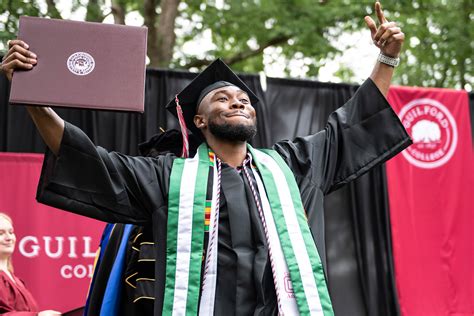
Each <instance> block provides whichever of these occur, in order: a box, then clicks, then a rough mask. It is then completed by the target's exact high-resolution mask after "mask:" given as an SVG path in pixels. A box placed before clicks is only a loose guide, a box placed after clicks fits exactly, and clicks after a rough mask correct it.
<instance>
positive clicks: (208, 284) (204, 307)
mask: <svg viewBox="0 0 474 316" xmlns="http://www.w3.org/2000/svg"><path fill="white" fill-rule="evenodd" d="M213 169H214V174H213V177H212V178H213V180H212V181H213V182H212V201H211V217H210V219H209V234H208V236H209V244H208V248H207V252H206V260H205V262H208V260H207V257H208V256H209V254H210V255H211V258H210V261H209V262H210V265H209V268H207V275H206V281H205V283H204V286H203V289H202V294H201V302H200V304H199V316H213V315H214V301H215V297H216V284H217V250H218V249H217V245H218V244H219V242H218V241H219V217H217V219H216V200H217V189H218V188H217V182H218V181H217V157H216V158H215V159H214V168H213ZM215 220H217V223H216V224H217V225H216V228H217V230H216V232H215V234H216V236H215V237H214V238H215V240H214V244H213V245H212V249H211V242H210V241H211V240H210V239H211V236H212V234H213V231H214V221H215ZM205 269H206V267H205Z"/></svg>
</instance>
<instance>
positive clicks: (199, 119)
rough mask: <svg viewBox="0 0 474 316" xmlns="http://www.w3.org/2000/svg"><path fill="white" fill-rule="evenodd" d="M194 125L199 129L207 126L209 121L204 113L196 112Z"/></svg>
mask: <svg viewBox="0 0 474 316" xmlns="http://www.w3.org/2000/svg"><path fill="white" fill-rule="evenodd" d="M194 125H196V127H197V128H199V129H203V128H205V127H206V126H207V123H206V120H205V119H204V117H203V116H202V115H200V114H196V115H194Z"/></svg>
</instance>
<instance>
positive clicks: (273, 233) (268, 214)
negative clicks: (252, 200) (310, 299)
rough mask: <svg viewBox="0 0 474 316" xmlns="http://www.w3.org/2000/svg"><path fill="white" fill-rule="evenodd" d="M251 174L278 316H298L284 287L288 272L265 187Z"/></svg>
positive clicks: (293, 300)
mask: <svg viewBox="0 0 474 316" xmlns="http://www.w3.org/2000/svg"><path fill="white" fill-rule="evenodd" d="M251 169H252V172H253V175H254V177H255V180H256V181H257V187H258V193H259V196H260V201H261V202H262V209H263V214H264V217H265V223H266V224H267V230H268V237H269V239H270V240H268V241H267V242H269V244H270V246H271V248H272V257H273V264H274V268H275V274H276V276H274V277H275V278H276V280H277V286H278V290H277V295H279V297H280V302H281V308H282V310H279V314H280V315H285V316H293V315H295V316H296V315H299V314H300V313H299V311H298V304H297V303H296V299H295V296H294V295H292V293H289V292H288V291H287V287H286V286H285V285H286V284H285V283H286V278H285V277H287V276H289V272H288V266H287V264H286V260H285V256H284V254H283V250H282V247H281V243H280V238H279V237H278V232H277V229H276V226H275V220H274V218H273V215H272V211H271V208H270V203H269V202H268V197H267V194H266V191H265V187H264V185H263V183H262V180H261V179H260V176H259V174H258V172H256V171H255V170H254V169H253V168H251Z"/></svg>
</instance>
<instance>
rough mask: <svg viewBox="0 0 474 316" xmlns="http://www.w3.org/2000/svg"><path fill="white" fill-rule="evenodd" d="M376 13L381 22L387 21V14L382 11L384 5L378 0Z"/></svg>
mask: <svg viewBox="0 0 474 316" xmlns="http://www.w3.org/2000/svg"><path fill="white" fill-rule="evenodd" d="M375 13H376V14H377V18H378V19H379V22H380V24H382V23H385V22H387V19H386V18H385V15H384V14H383V11H382V5H381V4H380V2H378V1H377V2H375Z"/></svg>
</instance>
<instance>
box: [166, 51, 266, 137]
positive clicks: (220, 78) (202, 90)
mask: <svg viewBox="0 0 474 316" xmlns="http://www.w3.org/2000/svg"><path fill="white" fill-rule="evenodd" d="M216 82H220V83H219V84H217V85H215V83H216ZM228 85H235V86H237V87H239V88H240V89H242V90H243V91H245V92H247V94H248V96H249V98H250V102H251V103H252V105H253V106H255V104H257V103H258V102H259V100H258V97H257V96H256V95H255V94H254V93H253V92H252V90H250V88H249V87H247V85H246V84H245V83H244V82H243V81H242V80H241V79H240V78H239V77H238V76H237V75H236V74H235V73H234V72H233V71H232V70H231V69H230V68H229V66H227V65H226V64H225V63H224V62H223V61H222V60H221V59H217V60H215V61H214V62H213V63H212V64H210V65H209V66H208V67H207V68H206V69H204V70H203V71H202V72H201V73H200V74H199V75H198V76H197V77H196V78H194V79H193V81H191V83H190V84H189V85H187V86H186V87H185V88H184V89H183V90H182V91H181V92H180V93H179V94H178V95H177V96H176V98H174V99H173V100H171V101H170V102H169V103H168V105H167V106H166V109H168V110H169V111H170V112H171V113H173V115H175V116H176V117H178V118H179V114H178V110H177V102H179V105H180V106H181V109H182V113H183V118H184V121H185V123H186V127H187V128H188V129H189V130H190V131H191V132H192V133H193V134H194V135H195V136H199V137H201V138H202V133H201V131H200V130H199V129H198V128H197V127H196V125H194V116H195V115H196V111H197V106H198V104H199V102H200V101H201V100H202V98H203V97H204V96H205V95H206V94H207V93H209V92H211V91H212V90H215V89H217V88H220V87H224V86H228ZM180 125H181V123H180Z"/></svg>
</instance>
